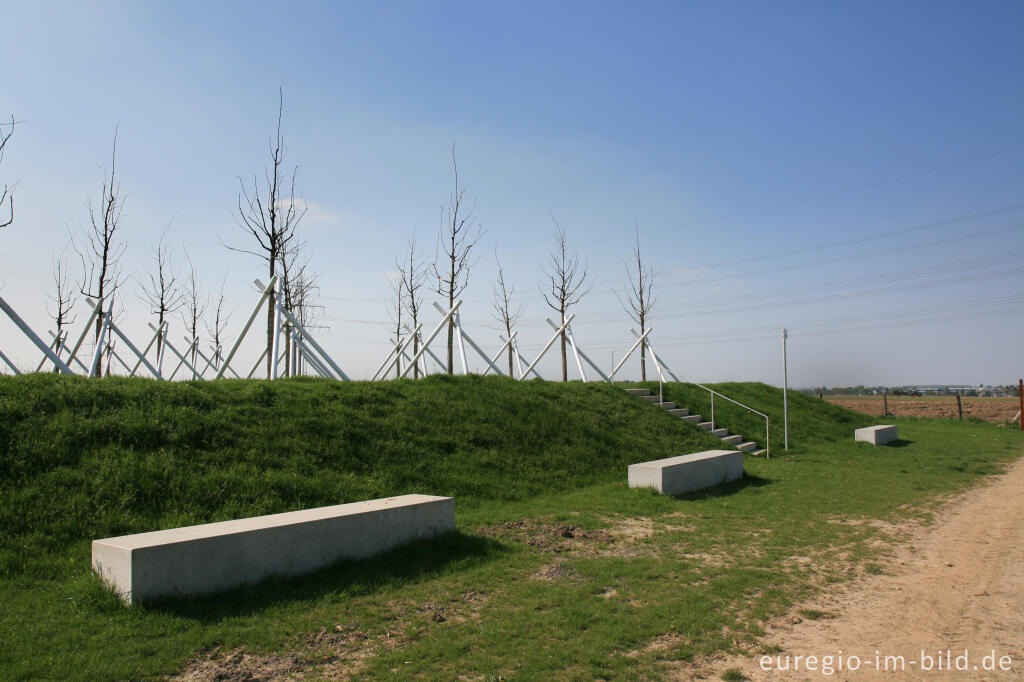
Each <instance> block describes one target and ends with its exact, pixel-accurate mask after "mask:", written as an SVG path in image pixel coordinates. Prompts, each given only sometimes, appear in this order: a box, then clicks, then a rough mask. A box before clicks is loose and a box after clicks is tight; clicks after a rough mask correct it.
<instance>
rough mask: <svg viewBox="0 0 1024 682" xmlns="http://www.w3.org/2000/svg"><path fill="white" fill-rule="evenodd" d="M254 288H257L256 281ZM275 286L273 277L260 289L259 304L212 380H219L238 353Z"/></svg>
mask: <svg viewBox="0 0 1024 682" xmlns="http://www.w3.org/2000/svg"><path fill="white" fill-rule="evenodd" d="M256 286H259V281H258V280H257V284H256ZM276 286H277V277H274V279H272V280H270V284H268V285H267V286H265V287H262V289H263V294H262V295H261V296H260V300H259V303H257V304H256V307H255V308H253V309H252V314H250V315H249V319H248V320H246V322H245V326H243V327H242V331H241V333H240V334H239V335H238V338H237V339H235V344H234V345H233V346H231V350H230V351H228V356H227V357H226V358H224V364H223V365H221V366H220V369H218V370H217V376H215V377H214V379H220V378H222V377H223V376H224V372H226V371H227V369H228V365H230V364H231V360H232V359H234V357H235V353H236V352H238V347H239V346H241V345H242V339H244V338H245V335H246V334H248V333H249V327H251V326H252V323H253V321H254V320H255V319H256V316H257V315H259V312H260V309H262V308H263V303H264V302H265V301H266V300H267V297H268V296H270V295H271V292H272V291H273V290H274V287H276ZM266 356H267V354H266V351H265V350H264V353H263V357H266ZM254 371H255V370H254ZM249 376H252V372H250V373H249Z"/></svg>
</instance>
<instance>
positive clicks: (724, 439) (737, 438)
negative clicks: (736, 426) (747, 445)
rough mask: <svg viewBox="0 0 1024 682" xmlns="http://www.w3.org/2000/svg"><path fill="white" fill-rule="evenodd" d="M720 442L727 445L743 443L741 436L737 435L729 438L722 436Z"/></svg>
mask: <svg viewBox="0 0 1024 682" xmlns="http://www.w3.org/2000/svg"><path fill="white" fill-rule="evenodd" d="M722 442H723V443H728V444H729V445H739V444H740V443H742V442H743V436H741V435H740V434H738V433H736V434H733V435H731V436H722Z"/></svg>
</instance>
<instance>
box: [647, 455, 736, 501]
mask: <svg viewBox="0 0 1024 682" xmlns="http://www.w3.org/2000/svg"><path fill="white" fill-rule="evenodd" d="M742 477H743V453H742V452H738V451H736V450H708V451H706V452H696V453H694V454H692V455H680V456H678V457H669V458H667V459H656V460H654V461H653V462H641V463H640V464H630V465H629V487H630V488H655V489H656V490H657V491H658V492H660V493H664V494H666V495H682V494H683V493H689V492H693V491H695V490H702V489H704V488H710V487H711V486H715V485H718V484H720V483H728V482H729V481H735V480H736V479H738V478H742Z"/></svg>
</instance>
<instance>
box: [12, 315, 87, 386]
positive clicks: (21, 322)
mask: <svg viewBox="0 0 1024 682" xmlns="http://www.w3.org/2000/svg"><path fill="white" fill-rule="evenodd" d="M0 309H2V310H3V311H4V312H5V313H7V317H9V318H11V321H12V322H14V324H16V325H17V326H18V329H20V330H21V331H22V332H23V333H24V334H25V336H27V337H28V338H29V339H30V340H31V341H32V343H34V344H36V346H37V347H38V348H39V350H41V351H43V354H44V355H46V357H48V358H49V359H50V362H52V363H53V364H55V365H56V366H57V368H58V369H59V370H60V371H62V372H64V373H65V374H74V372H72V371H71V368H70V367H68V366H67V365H66V364H65V363H64V361H63V360H61V359H60V358H58V357H57V355H56V354H55V353H54V352H53V351H52V350H50V347H49V346H48V345H46V344H45V343H43V340H42V339H41V338H39V337H38V336H37V335H36V333H35V332H34V331H32V330H31V329H30V328H29V326H28V325H27V324H25V321H24V320H23V319H21V318H20V317H19V316H18V313H16V312H14V308H12V307H11V306H9V305H7V301H5V300H4V299H3V298H0Z"/></svg>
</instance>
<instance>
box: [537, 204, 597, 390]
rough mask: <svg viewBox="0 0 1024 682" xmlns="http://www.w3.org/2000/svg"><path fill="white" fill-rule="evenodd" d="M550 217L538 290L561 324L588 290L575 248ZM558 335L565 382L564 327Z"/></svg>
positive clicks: (566, 371)
mask: <svg viewBox="0 0 1024 682" xmlns="http://www.w3.org/2000/svg"><path fill="white" fill-rule="evenodd" d="M551 219H552V220H554V222H555V246H554V248H553V249H552V250H551V254H550V256H549V257H548V266H547V267H546V268H543V272H544V276H545V277H546V278H547V290H545V289H544V288H543V287H541V289H540V293H541V296H543V297H544V302H545V303H547V304H548V307H549V308H551V309H552V310H554V311H556V312H557V313H558V315H559V317H560V318H561V324H565V314H566V311H568V310H569V308H570V307H572V306H574V305H576V304H577V303H579V302H580V300H581V299H582V298H583V297H584V296H586V295H587V293H588V291H589V289H586V288H583V285H584V284H585V283H586V281H587V267H586V264H584V265H583V267H582V269H581V268H580V259H579V256H578V255H577V254H576V252H575V251H572V252H570V250H569V241H568V239H567V238H566V236H565V230H563V229H562V226H561V225H559V224H558V221H557V220H555V217H554V216H551ZM581 289H582V290H581ZM561 337H562V339H561V341H562V381H568V380H569V373H568V365H567V364H566V355H565V340H566V339H565V330H563V331H562V334H561Z"/></svg>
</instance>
